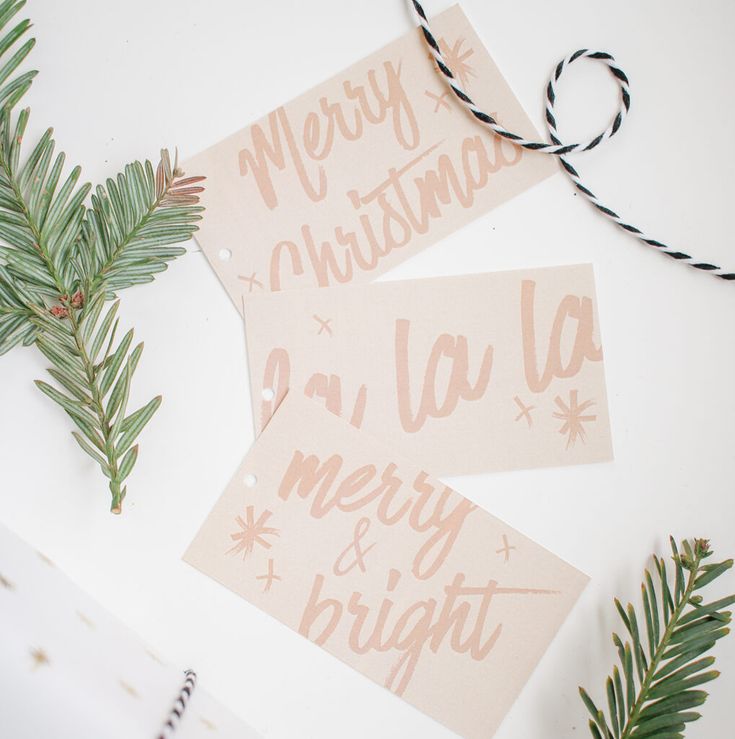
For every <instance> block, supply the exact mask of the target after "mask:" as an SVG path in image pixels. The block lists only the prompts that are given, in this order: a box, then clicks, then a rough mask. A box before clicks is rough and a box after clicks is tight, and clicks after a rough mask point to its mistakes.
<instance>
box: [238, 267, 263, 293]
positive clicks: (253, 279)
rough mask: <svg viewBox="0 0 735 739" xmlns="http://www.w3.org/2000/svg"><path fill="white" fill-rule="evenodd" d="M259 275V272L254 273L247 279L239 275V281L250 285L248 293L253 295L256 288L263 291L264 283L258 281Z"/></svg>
mask: <svg viewBox="0 0 735 739" xmlns="http://www.w3.org/2000/svg"><path fill="white" fill-rule="evenodd" d="M257 275H258V273H257V272H253V274H251V275H250V277H245V275H238V276H237V279H238V280H242V281H243V282H246V283H247V284H248V292H249V293H251V292H253V288H254V287H259V288H260V289H261V290H262V289H263V283H262V282H261V281H260V280H258V279H256V277H257Z"/></svg>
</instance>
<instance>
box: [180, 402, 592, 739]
mask: <svg viewBox="0 0 735 739" xmlns="http://www.w3.org/2000/svg"><path fill="white" fill-rule="evenodd" d="M184 559H185V560H186V561H187V562H189V563H190V564H192V565H193V566H194V567H196V568H197V569H199V570H201V571H202V572H203V573H205V574H207V575H209V576H210V577H212V578H214V579H215V580H217V581H219V582H220V583H222V584H223V585H225V586H226V587H228V588H230V589H231V590H233V591H234V592H236V593H238V594H239V595H241V596H243V597H245V598H247V599H248V600H249V601H251V602H252V603H253V604H255V605H256V606H258V607H259V608H261V609H263V610H264V611H266V612H267V613H269V614H270V615H272V616H274V617H275V618H277V619H279V620H280V621H282V622H283V623H284V624H286V625H287V626H290V627H291V628H292V629H294V630H295V631H297V632H298V633H300V634H302V635H303V636H305V637H306V638H308V639H310V640H311V641H313V642H315V643H316V644H318V645H320V646H322V647H323V648H324V649H326V650H327V651H328V652H330V653H331V654H333V655H334V656H336V657H338V658H339V659H341V660H343V661H344V662H346V663H347V664H348V665H351V666H352V667H354V668H355V669H356V670H358V671H360V672H361V673H363V674H364V675H366V676H367V677H369V678H370V679H372V680H374V681H375V682H377V683H379V684H380V685H383V686H385V687H386V688H388V690H390V691H392V692H393V693H395V694H396V695H398V696H401V697H402V698H404V699H405V700H406V701H408V702H409V703H411V704H412V705H414V706H415V707H417V708H419V709H420V710H421V711H423V712H425V713H426V714H428V715H429V716H431V717H433V718H435V719H436V720H437V721H440V722H441V723H443V724H445V725H446V726H448V727H449V728H451V729H453V730H454V731H456V732H457V733H458V734H460V735H462V736H466V737H485V738H486V737H489V736H490V735H491V734H492V733H493V732H494V730H495V729H496V728H497V726H498V724H499V723H500V721H501V720H502V718H503V716H504V715H505V713H506V712H507V711H508V709H509V707H510V705H511V704H512V703H513V701H514V699H515V698H516V696H517V695H518V693H519V691H520V689H521V688H522V686H523V685H524V683H525V682H526V681H527V679H528V677H529V675H530V673H531V671H532V670H533V669H534V667H535V665H536V664H537V662H538V661H539V659H540V658H541V656H542V655H543V653H544V651H545V650H546V648H547V646H548V645H549V643H550V641H551V640H552V638H553V637H554V635H555V633H556V631H557V630H558V628H559V627H560V625H561V623H562V622H563V621H564V619H565V617H566V616H567V614H568V613H569V611H570V609H571V608H572V606H573V605H574V603H575V601H576V600H577V597H578V596H579V594H580V593H581V591H582V590H583V588H584V587H585V584H586V582H587V577H586V576H585V575H583V574H582V573H581V572H579V571H577V570H576V569H574V568H573V567H571V566H570V565H568V564H567V563H565V562H563V561H562V560H560V559H559V558H557V557H556V556H554V555H553V554H551V553H550V552H548V551H547V550H545V549H544V548H542V547H541V546H539V545H538V544H536V543H534V542H533V541H531V540H530V539H527V538H526V537H525V536H523V535H522V534H521V533H519V532H518V531H516V530H514V529H513V528H511V527H510V526H508V525H507V524H505V523H503V522H502V521H500V520H498V519H497V518H494V517H493V516H491V515H489V514H488V513H486V512H485V511H484V510H482V509H481V508H479V507H478V506H477V505H474V504H473V503H472V502H470V501H469V500H467V499H466V498H464V497H462V496H461V495H459V494H458V493H456V492H454V491H453V490H451V489H450V488H448V487H447V486H446V485H444V484H443V483H441V482H439V481H438V480H437V479H436V478H434V477H432V476H431V474H430V473H429V472H428V471H427V470H426V468H424V467H423V466H422V465H420V464H416V463H415V462H412V461H409V460H408V459H406V458H405V457H403V456H401V455H400V454H398V453H396V452H395V449H394V448H393V447H391V446H388V445H386V444H385V443H384V442H383V441H382V440H379V439H377V438H375V437H373V436H372V435H370V434H367V433H366V432H364V431H360V430H358V429H356V428H355V427H354V426H351V425H349V424H348V423H347V422H345V421H344V420H342V419H340V418H338V417H337V416H335V415H333V414H331V413H328V412H327V411H325V410H324V409H323V408H321V407H320V406H319V405H318V404H317V403H315V402H314V401H313V400H310V399H308V398H305V397H304V396H303V395H302V394H300V393H291V394H289V396H288V397H287V398H286V399H285V401H284V402H283V403H282V405H281V406H280V408H279V410H278V412H277V413H276V414H275V416H274V418H273V420H272V421H271V423H270V424H269V425H268V427H267V428H266V430H265V431H264V433H263V434H262V435H261V436H260V437H259V438H258V439H257V440H256V442H255V444H254V446H253V447H252V449H251V450H250V452H249V453H248V455H247V456H246V457H245V460H244V461H243V463H242V464H241V466H240V468H239V469H238V470H237V472H236V473H235V476H234V477H233V478H232V481H231V482H230V484H229V485H228V487H227V489H226V490H225V492H224V494H223V495H222V497H221V498H220V499H219V501H218V502H217V503H216V505H215V506H214V508H213V510H212V512H211V513H210V514H209V516H208V518H207V519H206V521H205V522H204V525H203V526H202V528H201V529H200V531H199V533H198V534H197V535H196V538H195V539H194V541H193V542H192V544H191V546H190V547H189V549H188V550H187V552H186V554H185V555H184Z"/></svg>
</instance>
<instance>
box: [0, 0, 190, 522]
mask: <svg viewBox="0 0 735 739" xmlns="http://www.w3.org/2000/svg"><path fill="white" fill-rule="evenodd" d="M24 5H25V0H3V1H2V2H0V354H3V353H5V352H7V351H9V350H10V349H12V348H13V347H14V346H16V345H19V344H22V345H24V346H29V345H31V344H35V346H36V347H38V349H39V350H40V351H41V352H42V353H43V354H44V356H45V357H46V358H47V359H48V360H49V362H50V363H51V367H50V368H49V370H48V371H49V374H50V375H51V377H52V378H53V379H54V380H55V381H56V383H57V386H56V387H55V386H52V385H50V384H48V383H46V382H42V381H40V380H38V381H37V382H36V385H37V386H38V387H39V388H40V389H41V390H42V391H43V392H44V393H45V394H46V395H48V396H49V397H50V398H51V399H52V400H54V401H55V402H56V403H58V404H59V405H60V406H61V407H62V408H63V409H64V410H65V411H66V413H67V414H68V415H69V416H70V417H71V419H72V421H73V422H74V424H75V425H76V427H77V429H76V430H75V431H73V432H72V433H73V435H74V438H75V439H76V441H77V442H78V444H79V446H81V448H82V449H83V450H84V451H85V452H86V453H87V454H88V455H89V456H90V457H92V459H94V460H95V462H97V463H98V464H99V466H100V468H101V470H102V472H103V473H104V474H105V476H106V477H107V478H109V487H110V492H111V495H112V502H111V510H112V511H113V513H120V511H121V505H122V501H123V498H124V497H125V493H126V487H125V484H124V483H125V480H126V478H127V477H128V475H129V474H130V472H131V471H132V469H133V467H134V466H135V462H136V460H137V458H138V446H137V444H135V441H136V439H137V437H138V435H139V434H140V432H141V431H142V429H143V427H144V426H145V425H146V424H147V423H148V421H149V420H150V419H151V416H153V414H154V413H155V412H156V410H157V408H158V407H159V405H160V404H161V398H160V396H159V397H156V398H153V400H151V401H150V402H148V403H146V404H145V405H144V406H142V407H141V408H139V409H138V410H136V411H134V412H133V413H128V410H127V406H128V397H129V393H130V384H131V380H132V378H133V374H134V373H135V370H136V367H137V365H138V361H139V360H140V356H141V353H142V351H143V344H142V343H140V344H137V345H135V346H134V345H133V331H132V330H130V331H128V332H127V333H126V334H125V335H124V336H123V337H122V338H121V339H120V340H119V341H118V340H117V329H118V322H119V319H118V317H117V313H118V307H119V301H116V302H114V303H112V305H110V306H108V305H107V301H109V300H111V299H114V298H115V297H116V296H117V293H118V292H119V291H120V290H122V289H123V288H126V287H129V286H131V285H137V284H141V283H145V282H151V281H152V280H153V279H154V276H155V275H156V273H158V272H161V271H162V270H165V269H166V267H167V263H168V262H169V261H171V260H172V259H175V258H176V257H177V256H180V255H181V254H184V253H185V251H186V250H185V249H184V248H182V247H180V246H175V244H178V243H180V242H182V241H187V240H188V239H190V238H191V236H192V235H193V233H194V232H195V231H196V229H197V226H196V222H197V221H198V220H200V218H201V215H200V213H201V211H202V210H203V208H201V207H200V206H199V205H198V202H199V193H200V192H201V191H202V190H203V188H202V187H201V185H199V184H198V183H199V182H200V181H201V180H202V179H204V178H203V177H188V178H185V177H184V175H183V172H181V170H180V169H179V168H178V166H177V163H176V161H175V160H174V162H173V163H172V162H171V159H170V156H169V154H168V152H167V151H166V150H165V149H164V150H162V151H161V160H160V162H159V164H158V166H157V168H156V169H155V170H154V167H153V165H152V164H151V163H150V162H148V161H146V162H145V163H141V162H134V163H132V164H129V165H127V166H126V167H125V170H124V171H123V172H121V173H120V174H118V175H117V177H116V178H114V179H108V180H107V182H106V184H105V186H104V187H103V186H101V185H100V186H98V187H97V188H96V189H95V191H94V193H93V194H92V196H91V203H90V204H88V202H87V200H88V195H89V193H90V191H91V190H92V188H91V185H90V184H88V183H82V184H80V177H81V168H80V167H78V166H77V167H74V168H73V169H72V170H71V171H70V172H69V173H68V174H66V175H65V169H66V168H65V158H64V154H63V153H59V154H56V155H55V154H54V150H55V142H54V139H53V131H52V129H48V130H47V131H46V133H45V134H44V135H43V136H42V137H41V139H40V140H39V141H38V143H37V144H36V146H35V147H34V148H33V150H32V151H31V152H30V154H28V155H27V156H23V157H22V156H21V149H22V143H23V136H24V133H25V130H26V127H27V125H28V118H29V110H28V109H25V110H21V111H20V113H18V114H17V115H16V114H14V108H15V107H16V106H17V104H18V102H19V101H20V99H21V98H22V97H23V95H24V94H25V93H26V92H27V90H28V88H29V87H30V85H31V82H32V81H33V78H34V77H35V76H36V74H37V72H36V71H29V72H24V73H19V72H18V69H19V67H20V65H21V63H22V62H23V61H24V60H25V58H26V57H27V56H28V53H29V52H30V50H31V49H32V48H33V46H34V44H35V39H32V38H31V39H28V40H25V41H24V40H23V39H24V37H25V36H26V34H27V32H28V29H29V28H30V25H31V24H30V21H28V20H23V21H21V22H19V23H17V24H15V25H13V19H14V18H15V17H16V16H17V14H18V12H19V11H20V10H21V9H22V8H23V6H24Z"/></svg>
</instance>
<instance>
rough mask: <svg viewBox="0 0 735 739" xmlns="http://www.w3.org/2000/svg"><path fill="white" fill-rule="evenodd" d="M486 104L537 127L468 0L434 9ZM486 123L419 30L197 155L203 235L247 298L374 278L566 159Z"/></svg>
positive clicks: (447, 43) (520, 125) (211, 254)
mask: <svg viewBox="0 0 735 739" xmlns="http://www.w3.org/2000/svg"><path fill="white" fill-rule="evenodd" d="M432 26H433V28H434V31H435V33H436V35H437V38H438V40H439V44H440V46H441V48H442V51H443V53H444V55H445V57H446V58H447V59H449V60H450V62H451V65H452V69H454V71H455V72H456V73H457V75H458V76H459V79H460V81H461V82H462V85H463V87H464V88H465V89H467V90H468V91H469V93H470V94H471V95H472V97H473V98H474V99H475V100H476V102H477V103H478V105H479V107H480V108H482V109H483V110H488V111H493V115H494V116H496V117H497V118H498V120H499V121H500V122H501V123H503V125H505V126H506V127H507V128H509V129H510V130H512V131H518V132H519V133H520V134H523V135H524V136H526V137H527V138H532V139H536V138H537V137H538V134H537V133H536V132H535V131H534V128H533V126H532V124H531V122H530V121H529V119H528V117H527V116H526V114H525V113H524V111H523V109H522V108H521V106H520V104H519V102H518V100H517V99H516V98H515V96H514V95H513V93H512V91H511V89H510V88H509V87H508V84H507V83H506V81H505V80H504V79H503V77H502V75H501V74H500V72H499V71H498V69H497V67H496V66H495V64H494V62H493V61H492V59H491V58H490V55H489V54H488V52H487V50H486V49H485V48H484V47H483V45H482V43H481V41H480V39H479V38H478V36H477V34H476V33H475V31H474V30H473V29H472V27H471V26H470V24H469V22H468V20H467V18H466V17H465V15H464V13H463V12H462V10H461V9H460V8H459V6H453V7H452V8H450V9H449V10H447V11H446V12H444V13H442V14H440V15H438V16H437V17H436V18H434V19H432ZM550 159H551V158H550V157H545V156H542V155H538V154H534V153H533V152H529V151H525V150H523V149H520V148H518V147H515V146H513V145H512V144H511V143H510V142H508V141H505V140H503V139H501V138H499V137H497V136H492V135H491V134H490V133H489V132H488V131H486V130H485V129H483V128H482V127H481V126H480V125H479V124H478V123H477V121H475V120H474V119H473V118H472V117H471V116H470V115H469V114H468V113H467V112H466V111H465V110H464V109H463V108H462V107H461V106H460V105H459V104H458V102H457V101H456V100H455V99H454V98H453V97H452V94H451V92H450V91H449V89H448V88H447V86H446V84H445V82H444V80H443V79H442V77H441V75H440V73H439V72H438V70H437V68H436V66H435V64H434V62H433V59H432V58H431V57H430V55H429V53H428V51H427V48H426V44H425V42H424V40H423V38H422V37H421V33H420V31H419V30H417V29H416V30H411V31H410V32H409V33H407V34H406V35H405V36H403V37H402V38H400V39H397V40H396V41H394V42H393V43H390V44H388V45H387V46H385V47H384V48H382V49H381V50H380V51H377V52H375V53H374V54H372V55H371V56H369V57H367V58H366V59H363V60H362V61H361V62H358V63H356V64H354V65H353V66H351V67H350V68H349V69H347V70H345V71H344V72H342V73H340V74H338V75H336V76H335V77H333V78H332V79H330V80H328V81H326V82H324V83H322V84H321V85H318V86H317V87H315V88H314V89H312V90H310V91H309V92H307V93H304V94H303V95H301V96H300V97H298V98H296V99H295V100H292V101H291V102H289V103H287V104H285V105H283V106H281V107H279V108H277V109H276V110H274V111H273V112H271V113H270V114H268V115H267V116H266V117H265V118H263V119H261V120H259V121H257V122H255V123H253V124H252V125H250V126H248V127H247V128H244V129H242V130H241V131H238V132H237V133H235V134H232V135H231V136H229V137H228V138H226V139H224V140H223V141H221V142H220V143H218V144H215V145H214V146H212V147H211V148H209V149H207V150H206V151H204V152H202V153H200V154H198V155H196V156H194V157H192V158H191V159H189V160H188V161H187V163H186V170H187V171H188V172H191V173H196V174H200V175H206V177H207V187H206V190H205V192H204V193H203V195H202V205H204V206H205V207H206V214H205V218H204V220H203V221H202V223H201V224H200V230H199V232H198V233H197V235H196V238H197V241H198V242H199V244H200V245H201V247H202V250H203V251H204V253H205V255H206V256H207V258H208V259H209V261H210V263H211V264H212V266H213V267H214V270H215V272H216V273H217V275H218V276H219V278H220V280H221V281H222V283H223V284H224V286H225V288H226V290H227V292H228V293H229V295H230V297H231V298H232V300H233V302H234V303H235V305H236V306H237V308H238V310H240V309H241V307H242V302H243V299H247V298H248V296H249V295H251V294H254V293H258V292H266V291H271V290H282V289H288V288H293V287H317V286H318V287H326V286H329V285H339V284H345V283H351V282H368V281H370V280H372V279H373V278H375V277H376V276H377V275H379V274H381V273H383V272H385V271H387V270H388V269H390V268H391V267H394V266H395V265H396V264H398V263H399V262H401V261H403V260H404V259H406V258H407V257H409V256H411V255H412V254H415V253H417V252H418V251H420V250H421V249H424V248H425V247H427V246H429V245H431V244H433V243H435V242H437V241H438V240H440V239H442V238H443V237H445V236H447V235H448V234H450V233H452V232H453V231H456V230H457V229H458V228H460V227H461V226H463V225H465V224H466V223H468V222H470V221H472V220H474V219H475V218H477V217H478V216H480V215H482V214H484V213H487V212H488V211H489V210H491V209H492V208H494V207H496V206H498V205H500V204H501V203H503V202H505V201H507V200H509V199H510V198H512V197H514V196H515V195H518V194H519V193H521V192H523V191H524V190H527V189H528V188H530V187H531V186H532V185H534V184H536V183H537V182H540V181H541V180H543V179H544V178H546V177H548V176H549V175H551V174H553V173H554V172H556V171H557V166H556V163H555V162H552V161H550Z"/></svg>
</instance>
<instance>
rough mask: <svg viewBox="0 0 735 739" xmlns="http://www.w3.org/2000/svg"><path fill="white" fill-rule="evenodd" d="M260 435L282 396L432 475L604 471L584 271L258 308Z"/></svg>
mask: <svg viewBox="0 0 735 739" xmlns="http://www.w3.org/2000/svg"><path fill="white" fill-rule="evenodd" d="M244 313H245V324H246V332H247V348H248V362H249V366H250V383H251V392H252V401H253V407H254V408H255V409H256V412H255V414H254V415H255V423H256V432H259V431H260V430H261V429H262V428H263V427H264V426H265V425H266V424H267V423H268V421H269V419H270V416H271V414H272V413H273V411H274V409H275V408H276V407H277V406H278V403H279V402H280V401H281V399H282V398H283V396H284V395H285V393H286V392H287V390H288V389H289V388H291V389H292V390H293V391H296V392H300V393H302V392H305V393H306V394H307V395H309V396H312V397H317V398H320V399H321V400H322V401H323V402H324V403H325V405H326V406H327V408H329V409H330V410H332V411H333V412H335V413H337V414H340V415H342V416H343V417H344V418H345V419H347V420H349V421H350V422H351V423H352V424H354V425H355V426H358V427H360V428H363V429H365V430H367V431H369V432H371V433H373V434H376V435H378V436H380V437H381V438H384V439H386V440H387V441H388V442H390V443H391V444H395V446H396V448H398V449H400V450H401V451H403V452H405V453H406V454H407V455H409V456H410V457H411V458H412V459H415V460H416V461H417V462H419V463H420V464H424V465H426V466H427V467H428V468H430V469H431V470H432V471H434V472H435V473H437V474H440V475H448V474H456V475H459V474H469V473H476V472H488V471H495V470H507V469H515V468H528V467H543V466H550V465H566V464H583V463H588V462H603V461H608V460H610V459H612V444H611V437H610V426H609V419H608V410H607V399H606V392H605V376H604V370H603V362H602V347H601V340H600V332H599V325H598V319H597V309H596V305H595V285H594V276H593V272H592V267H591V266H590V265H574V266H564V267H549V268H544V269H531V270H521V271H512V272H496V273H491V274H476V275H464V276H459V277H438V278H430V279H421V280H401V281H395V282H376V283H373V284H370V285H359V286H358V285H356V286H350V287H336V288H322V289H305V290H290V291H287V292H282V293H270V294H267V295H259V296H253V297H252V298H251V299H250V300H248V301H246V303H245V305H244Z"/></svg>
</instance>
